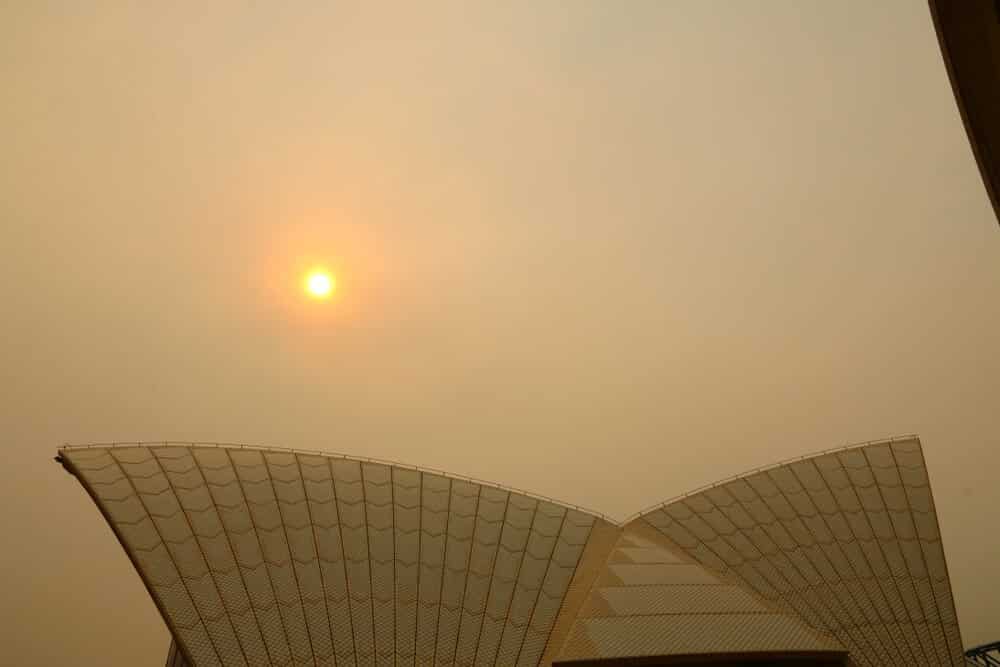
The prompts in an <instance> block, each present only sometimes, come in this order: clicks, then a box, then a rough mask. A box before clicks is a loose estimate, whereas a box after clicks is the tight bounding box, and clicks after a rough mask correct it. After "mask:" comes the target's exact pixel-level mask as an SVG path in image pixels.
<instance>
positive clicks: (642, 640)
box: [556, 526, 845, 664]
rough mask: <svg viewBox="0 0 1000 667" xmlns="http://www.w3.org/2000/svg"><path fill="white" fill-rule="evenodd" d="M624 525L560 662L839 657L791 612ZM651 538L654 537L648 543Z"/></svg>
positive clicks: (835, 647) (835, 646)
mask: <svg viewBox="0 0 1000 667" xmlns="http://www.w3.org/2000/svg"><path fill="white" fill-rule="evenodd" d="M643 532H644V531H643V530H642V527H641V526H631V527H626V528H625V530H624V533H623V534H622V535H621V537H620V538H619V539H618V543H617V544H616V545H615V547H614V550H613V551H612V552H611V554H610V555H609V557H608V559H607V563H606V565H605V567H604V571H603V572H602V573H601V574H600V575H599V576H598V577H597V578H596V580H595V583H594V585H593V587H592V588H591V590H590V593H589V595H588V596H587V599H586V600H585V601H584V603H583V605H582V606H581V608H580V611H579V614H578V616H577V618H576V622H575V623H574V625H573V628H572V630H571V631H570V633H569V636H568V639H567V640H566V642H565V644H564V645H563V646H561V650H560V653H559V656H558V659H557V661H556V662H557V664H558V663H560V662H563V661H574V660H610V659H615V658H626V657H652V656H662V655H677V654H686V655H697V654H718V653H737V654H741V653H742V654H745V653H781V652H784V651H803V652H809V653H815V654H817V655H827V656H829V655H833V656H836V655H843V654H844V653H845V649H844V648H843V646H841V645H840V644H839V643H838V642H837V641H836V640H835V639H833V638H832V637H830V636H828V635H824V634H823V633H819V632H817V631H816V630H814V629H813V628H810V627H809V626H808V625H806V624H805V623H804V622H803V621H802V619H800V618H799V617H798V616H797V615H795V614H794V613H788V612H782V611H780V610H776V609H774V608H772V607H769V606H768V605H767V604H765V603H764V601H762V600H761V599H760V598H759V597H758V596H757V595H756V594H754V593H753V592H751V591H747V590H745V589H744V588H741V587H740V586H737V585H733V584H732V583H730V582H727V581H726V580H724V579H722V578H720V577H718V576H716V575H713V574H712V573H710V572H708V571H707V570H706V568H705V567H704V566H702V565H699V564H698V563H694V562H691V561H690V559H688V558H687V557H685V556H684V555H683V554H679V553H677V552H675V551H673V550H671V549H670V547H669V546H668V545H667V544H666V540H664V539H663V538H662V537H661V536H660V535H658V534H657V533H655V532H653V531H649V530H646V531H645V532H647V533H651V535H650V536H649V537H647V536H644V535H643ZM650 537H651V538H652V539H650Z"/></svg>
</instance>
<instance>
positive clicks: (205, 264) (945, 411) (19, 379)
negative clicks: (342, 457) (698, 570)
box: [0, 0, 1000, 665]
mask: <svg viewBox="0 0 1000 667" xmlns="http://www.w3.org/2000/svg"><path fill="white" fill-rule="evenodd" d="M0 77H2V78H0V81H2V83H3V88H4V102H3V104H2V105H0V123H2V128H3V129H2V130H0V132H2V136H3V142H2V146H3V149H2V154H3V158H2V159H0V192H2V196H0V248H2V250H3V261H2V262H0V303H2V306H3V315H2V322H3V333H4V335H3V347H2V352H0V355H2V357H0V369H2V371H3V376H4V381H3V383H2V385H0V433H2V435H3V437H4V450H3V452H4V454H5V457H4V465H3V466H2V468H0V478H2V479H0V494H2V495H0V500H2V502H0V525H2V527H3V531H4V537H3V541H4V545H5V546H4V547H3V548H2V549H0V572H2V573H3V580H4V582H3V594H2V596H0V615H2V618H0V627H3V628H4V630H5V633H4V637H5V639H4V651H5V654H6V655H8V657H9V659H10V663H11V664H19V665H59V664H83V665H159V664H162V660H163V656H164V655H165V651H166V648H167V643H168V637H167V632H166V629H165V627H164V624H163V622H162V620H160V618H159V616H158V614H157V612H156V610H155V607H154V605H153V604H152V602H151V601H150V600H149V598H148V596H147V594H146V592H145V591H144V589H143V588H142V585H141V583H140V581H139V578H138V576H137V575H136V574H135V573H134V571H133V569H132V567H131V565H130V564H129V562H128V560H127V558H126V556H125V554H124V552H123V551H122V550H121V548H120V547H119V545H118V544H117V543H116V541H115V540H114V538H113V536H112V534H111V532H110V530H109V529H108V527H107V526H106V524H105V523H104V521H103V519H102V518H101V516H100V514H99V512H98V511H97V510H96V509H95V507H94V506H93V504H92V503H91V501H90V500H89V499H88V498H87V497H86V494H85V493H84V491H83V490H82V489H81V488H80V485H79V484H78V483H77V482H76V481H74V480H73V479H72V478H70V477H69V476H68V475H67V474H66V473H65V472H63V471H62V469H61V468H60V467H59V466H58V465H56V464H55V463H53V462H52V456H53V455H54V454H55V450H56V447H57V446H59V445H60V444H62V443H64V442H88V441H115V440H118V441H121V440H165V439H168V440H169V439H173V440H199V441H225V442H249V443H259V444H274V445H283V446H289V447H299V448H306V449H322V450H328V451H338V452H343V453H349V454H355V455H363V456H373V457H380V458H387V459H394V460H399V461H403V462H407V463H414V464H420V465H425V466H430V467H435V468H442V469H445V470H449V471H453V472H456V473H463V474H468V475H472V476H475V477H479V478H483V479H488V480H493V481H497V482H500V483H503V484H508V485H511V486H516V487H520V488H525V489H531V490H533V491H537V492H539V493H544V494H546V495H550V496H554V497H557V498H560V499H563V500H565V501H568V502H573V503H577V504H580V505H584V506H587V507H592V508H594V509H597V510H600V511H603V512H606V513H608V514H610V515H612V516H616V517H623V516H625V515H627V514H630V513H632V512H634V511H636V510H638V509H640V508H643V507H645V506H647V505H650V504H652V503H655V502H658V501H662V500H664V499H666V498H668V497H671V496H673V495H675V494H678V493H681V492H684V491H686V490H689V489H692V488H694V487H697V486H700V485H702V484H705V483H709V482H712V481H715V480H717V479H720V478H722V477H726V476H728V475H731V474H735V473H739V472H742V471H744V470H746V469H748V468H752V467H756V466H759V465H764V464H768V463H772V462H774V461H777V460H780V459H784V458H788V457H791V456H798V455H801V454H805V453H809V452H812V451H815V450H819V449H825V448H828V447H833V446H837V445H843V444H847V443H852V442H859V441H865V440H870V439H875V438H881V437H886V436H891V435H898V434H904V433H918V434H919V435H920V436H921V438H922V441H923V444H924V448H925V454H926V458H927V462H928V466H929V469H930V475H931V482H932V484H933V488H934V494H935V498H936V502H937V509H938V513H939V518H940V521H941V528H942V533H943V536H944V543H945V550H946V555H947V558H948V565H949V569H950V571H951V576H952V581H953V586H954V594H955V598H956V604H957V609H958V614H959V620H960V622H961V627H962V632H963V639H964V641H965V643H966V645H972V644H976V643H983V642H986V641H991V640H996V639H1000V626H998V624H997V619H998V618H1000V592H998V591H1000V586H998V584H1000V557H998V556H1000V536H998V532H997V530H996V526H997V524H998V520H997V508H998V507H1000V484H998V482H997V479H998V478H997V472H996V471H997V467H998V466H997V464H998V462H1000V454H998V447H1000V437H998V435H997V432H998V428H997V421H998V418H997V414H998V407H997V406H998V403H1000V353H998V350H1000V347H998V345H1000V230H998V228H997V224H996V220H995V219H994V218H993V214H992V210H991V209H990V204H989V201H988V199H987V196H986V193H985V190H984V189H983V185H982V182H981V180H980V177H979V174H978V172H977V170H976V166H975V163H974V160H973V157H972V153H971V150H970V148H969V144H968V141H967V139H966V137H965V134H964V131H963V128H962V123H961V120H960V117H959V114H958V111H957V108H956V105H955V101H954V99H953V97H952V93H951V89H950V87H949V84H948V80H947V76H946V73H945V69H944V65H943V62H942V59H941V53H940V50H939V48H938V45H937V42H936V38H935V35H934V30H933V26H932V23H931V18H930V15H929V12H928V9H927V7H926V5H925V4H924V3H922V2H917V1H915V0H909V1H905V2H904V1H893V2H890V1H881V2H861V1H853V2H832V3H831V2H819V1H815V0H810V1H808V2H802V1H799V0H794V1H793V0H781V1H773V2H767V3H750V2H742V3H737V2H721V1H707V2H694V1H690V2H642V1H639V0H636V1H634V2H629V3H616V2H585V1H582V0H581V1H579V2H573V3H560V2H535V1H531V2H529V1H526V0H523V1H522V0H519V1H517V2H508V3H471V4H470V3H438V2H434V3H399V4H377V3H369V2H364V3H321V2H315V3H312V2H303V3H292V4H286V3H259V4H258V6H248V5H247V4H246V3H223V2H218V3H216V2H212V3H194V2H186V3H111V2H87V3H60V2H23V3H5V4H4V6H3V7H2V8H0ZM316 263H323V264H326V265H328V266H329V267H330V268H331V269H332V270H333V271H334V272H335V273H336V275H337V278H338V283H339V289H338V291H337V293H336V296H335V298H334V299H332V300H331V301H329V302H325V303H317V302H315V301H310V300H308V299H307V298H305V297H304V295H303V294H302V290H301V288H300V281H301V278H302V273H303V271H304V270H305V269H306V268H308V267H309V266H311V265H313V264H316Z"/></svg>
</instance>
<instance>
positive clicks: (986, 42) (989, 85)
mask: <svg viewBox="0 0 1000 667" xmlns="http://www.w3.org/2000/svg"><path fill="white" fill-rule="evenodd" d="M928 5H929V6H930V14H931V19H932V20H933V22H934V30H935V32H936V33H937V41H938V46H939V47H940V48H941V59H942V60H943V61H944V65H945V70H946V71H947V73H948V81H949V83H950V84H951V91H952V95H953V96H954V98H955V103H956V106H958V111H959V115H960V116H961V118H962V125H963V126H964V127H965V134H966V137H967V138H968V140H969V144H970V145H971V147H972V154H973V156H974V157H975V160H976V166H977V167H979V174H980V176H981V177H982V179H983V185H984V186H985V187H986V194H987V196H988V197H989V199H990V203H991V204H992V205H993V212H994V214H995V215H996V217H997V221H998V222H1000V121H998V120H997V119H998V118H1000V115H998V111H1000V70H998V69H997V68H996V65H995V63H996V62H997V60H996V59H997V57H1000V3H997V2H995V0H994V1H993V2H991V1H990V0H958V1H956V0H928Z"/></svg>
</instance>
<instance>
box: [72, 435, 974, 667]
mask: <svg viewBox="0 0 1000 667" xmlns="http://www.w3.org/2000/svg"><path fill="white" fill-rule="evenodd" d="M60 458H61V460H62V462H63V465H64V466H66V468H67V469H68V470H69V471H70V472H71V473H73V474H74V475H75V476H76V477H77V478H78V479H79V480H80V482H81V483H82V484H83V486H84V487H85V489H86V490H87V491H88V492H89V493H90V495H91V497H92V498H93V499H94V501H95V502H96V503H97V505H98V507H99V508H100V510H101V512H102V513H103V514H104V516H105V518H106V519H107V520H108V522H109V524H110V525H111V527H112V529H113V530H114V531H115V533H116V535H117V536H118V538H119V540H120V541H121V543H122V545H123V546H124V548H125V550H126V552H127V553H128V555H129V557H130V558H131V559H132V562H133V564H134V565H135V567H136V570H137V571H138V573H139V575H140V576H141V577H142V580H143V582H144V583H145V584H146V586H147V588H148V590H149V592H150V595H151V596H152V598H153V600H154V602H155V603H156V604H157V606H158V607H159V609H160V612H161V615H162V616H163V618H164V620H165V621H166V623H167V625H168V627H169V628H170V631H171V634H172V636H173V638H174V641H175V644H173V645H172V646H171V650H170V654H169V655H168V662H167V664H168V665H170V666H171V667H182V666H183V665H186V664H192V665H218V664H225V665H230V664H232V665H241V664H251V665H268V664H275V665H289V664H315V665H334V664H336V665H383V664H385V665H389V664H392V665H398V664H445V665H504V666H506V665H538V664H544V665H550V664H562V663H566V664H572V663H574V662H576V663H579V664H581V665H588V664H593V663H594V661H601V660H618V661H620V660H623V659H628V660H638V661H640V662H641V661H643V660H648V659H649V658H651V657H656V656H670V657H671V659H678V658H679V659H685V656H691V657H692V659H694V660H699V659H701V658H716V659H717V658H719V657H720V656H723V657H724V656H727V655H729V656H736V655H739V656H743V657H749V658H751V659H754V660H758V661H759V660H761V659H765V660H766V659H768V656H779V657H781V656H793V655H794V656H797V658H796V659H800V660H801V659H804V660H806V661H808V660H810V659H813V658H815V659H816V660H820V661H823V664H839V663H840V662H842V661H843V660H844V659H845V656H846V658H848V659H849V660H850V661H851V662H852V663H853V664H857V665H959V664H962V659H963V658H962V643H961V636H960V634H959V630H958V623H957V619H956V616H955V608H954V603H953V600H952V595H951V588H950V584H949V581H948V573H947V567H946V565H945V560H944V552H943V549H942V544H941V536H940V532H939V531H938V525H937V517H936V514H935V510H934V502H933V498H932V497H931V491H930V485H929V481H928V478H927V471H926V467H925V463H924V459H923V454H922V451H921V447H920V442H919V440H917V439H916V438H915V437H907V438H902V439H898V440H893V441H886V442H880V443H871V444H866V445H862V446H857V447H853V448H844V449H840V450H836V451H832V452H827V453H823V454H820V455H816V456H813V457H809V458H803V459H798V460H796V461H793V462H790V463H785V464H781V465H778V466H775V467H772V468H768V469H760V470H757V471H754V472H752V473H750V474H747V475H743V476H740V477H737V478H733V479H730V480H728V481H725V482H722V483H719V484H716V485H714V486H711V487H707V488H705V489H702V490H699V491H697V492H694V493H691V494H688V495H686V496H683V497H680V498H678V499H676V500H673V501H670V502H667V503H665V504H663V505H662V506H659V507H657V508H655V509H653V510H650V511H648V512H644V513H641V514H640V515H637V517H636V518H635V519H634V520H632V521H629V522H627V523H626V524H624V525H617V524H615V523H612V522H610V521H607V520H606V519H604V518H603V517H601V516H600V515H598V514H596V513H593V512H589V511H585V510H582V509H580V508H575V507H570V506H567V505H564V504H560V503H558V502H555V501H551V500H548V499H544V498H540V497H536V496H532V495H530V494H527V493H524V492H519V491H514V490H508V489H504V488H501V487H498V486H494V485H491V484H488V483H484V482H479V481H476V480H469V479H464V478H458V477H454V476H449V475H446V474H443V473H439V472H436V471H425V470H419V469H415V468H411V467H406V466H401V465H396V464H389V463H384V462H375V461H371V460H359V459H353V458H349V457H343V456H335V455H328V454H323V453H306V452H294V451H291V450H279V449H275V448H254V447H242V446H218V445H215V446H209V445H166V444H165V445H116V446H105V445H100V446H86V447H67V448H63V449H61V450H60ZM803 656H804V658H803ZM630 664H631V663H630ZM642 664H646V663H642Z"/></svg>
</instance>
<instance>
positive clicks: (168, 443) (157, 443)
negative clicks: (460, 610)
mask: <svg viewBox="0 0 1000 667" xmlns="http://www.w3.org/2000/svg"><path fill="white" fill-rule="evenodd" d="M123 447H207V448H213V447H214V448H239V449H248V450H252V451H270V452H287V453H289V454H310V455H313V456H326V457H329V458H334V459H343V460H346V461H359V462H362V463H376V464H379V465H385V466H393V467H396V468H402V469H405V470H415V471H418V472H423V473H429V474H431V475H440V476H441V477H445V478H447V479H455V480H460V481H463V482H470V483H472V484H479V485H480V486H486V487H490V488H493V489H498V490H500V491H507V492H511V493H518V494H520V495H522V496H527V497H528V498H533V499H535V500H542V501H545V502H548V503H552V504H553V505H558V506H559V507H563V508H566V509H572V510H576V511H577V512H583V513H584V514H589V515H591V516H593V517H596V518H599V519H603V520H604V521H607V522H608V523H610V524H613V525H615V526H618V525H623V524H621V523H619V522H618V521H616V520H615V519H613V518H612V517H610V516H608V515H606V514H604V513H603V512H598V511H597V510H593V509H590V508H588V507H583V506H582V505H576V504H574V503H569V502H565V501H562V500H559V499H557V498H551V497H549V496H546V495H543V494H541V493H534V492H532V491H526V490H524V489H518V488H516V487H513V486H505V485H503V484H498V483H496V482H490V481H488V480H484V479H479V478H476V477H470V476H469V475H461V474H458V473H453V472H448V471H447V470H440V469H438V468H429V467H426V466H417V465H413V464H410V463H402V462H400V461H393V460H391V459H380V458H375V457H371V456H356V455H353V454H344V453H342V452H331V451H324V450H321V449H300V448H296V447H281V446H276V445H254V444H247V443H242V442H189V441H183V440H141V441H133V442H124V441H123V442H91V443H86V444H76V445H70V444H64V445H63V446H61V447H59V448H58V451H60V452H62V451H63V450H81V449H101V448H111V449H114V448H123ZM71 472H72V471H71Z"/></svg>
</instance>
